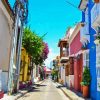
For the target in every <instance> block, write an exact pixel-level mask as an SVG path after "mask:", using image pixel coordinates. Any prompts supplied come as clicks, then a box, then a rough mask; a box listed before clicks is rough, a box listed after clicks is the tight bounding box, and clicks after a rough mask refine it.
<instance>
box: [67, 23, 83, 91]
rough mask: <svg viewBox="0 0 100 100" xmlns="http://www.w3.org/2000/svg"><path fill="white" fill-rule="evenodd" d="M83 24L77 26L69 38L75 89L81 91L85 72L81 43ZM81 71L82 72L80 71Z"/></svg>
mask: <svg viewBox="0 0 100 100" xmlns="http://www.w3.org/2000/svg"><path fill="white" fill-rule="evenodd" d="M81 27H82V25H81V23H79V24H77V25H76V26H75V28H74V30H73V32H72V34H71V36H70V38H69V41H68V42H69V47H70V55H69V56H70V57H72V58H73V59H72V60H73V68H74V89H75V90H77V91H81V84H80V83H81V81H82V72H83V54H82V50H81V48H82V43H81V41H80V29H81ZM79 69H80V70H79Z"/></svg>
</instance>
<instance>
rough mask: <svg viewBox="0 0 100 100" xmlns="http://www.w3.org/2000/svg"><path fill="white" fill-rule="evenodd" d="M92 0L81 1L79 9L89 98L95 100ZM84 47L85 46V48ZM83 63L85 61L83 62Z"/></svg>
mask: <svg viewBox="0 0 100 100" xmlns="http://www.w3.org/2000/svg"><path fill="white" fill-rule="evenodd" d="M93 5H94V4H93V0H86V1H85V0H81V2H80V5H79V8H80V10H81V11H82V23H84V27H83V29H82V30H83V32H82V31H81V33H82V35H83V36H84V39H83V42H84V43H86V41H88V43H86V44H87V49H88V51H87V52H86V54H85V55H87V59H86V61H87V64H86V65H88V66H89V69H90V74H91V84H90V97H91V99H93V100H96V93H97V86H96V84H97V78H96V77H97V76H96V46H95V44H94V34H95V31H94V29H93V28H92V26H91V21H92V20H91V14H92V13H91V9H92V7H93ZM85 47H86V46H85ZM84 61H85V60H84Z"/></svg>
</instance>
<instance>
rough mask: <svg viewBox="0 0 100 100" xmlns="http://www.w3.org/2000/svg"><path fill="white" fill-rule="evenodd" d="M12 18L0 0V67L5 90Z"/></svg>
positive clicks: (5, 89)
mask: <svg viewBox="0 0 100 100" xmlns="http://www.w3.org/2000/svg"><path fill="white" fill-rule="evenodd" d="M11 26H12V19H11V18H10V15H9V13H8V12H7V10H6V8H5V6H4V5H3V3H2V2H1V0H0V69H1V70H2V73H1V83H2V89H3V90H4V91H7V80H8V69H9V61H10V47H11V35H12V28H11Z"/></svg>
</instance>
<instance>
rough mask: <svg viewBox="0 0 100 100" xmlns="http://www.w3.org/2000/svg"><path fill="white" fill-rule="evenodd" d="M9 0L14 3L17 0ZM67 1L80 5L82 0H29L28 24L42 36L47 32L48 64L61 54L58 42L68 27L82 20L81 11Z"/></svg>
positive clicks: (45, 39)
mask: <svg viewBox="0 0 100 100" xmlns="http://www.w3.org/2000/svg"><path fill="white" fill-rule="evenodd" d="M9 1H10V3H11V5H13V3H14V1H15V0H9ZM66 1H69V2H70V3H72V4H74V5H75V6H78V5H79V1H80V0H29V18H28V24H29V25H30V27H31V29H32V30H33V31H35V32H36V33H37V34H39V35H40V36H41V35H43V34H45V33H47V35H46V36H45V38H44V41H46V42H47V43H48V45H49V48H50V53H49V57H48V59H47V60H46V65H47V66H49V62H50V61H51V59H52V58H54V57H55V56H56V55H58V54H59V48H58V47H57V43H58V41H59V39H60V38H63V36H64V35H65V33H66V30H67V27H69V26H73V25H75V23H76V22H79V21H81V11H79V10H78V9H77V8H75V7H73V6H71V5H69V4H68V3H67V2H66Z"/></svg>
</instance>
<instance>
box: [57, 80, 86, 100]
mask: <svg viewBox="0 0 100 100" xmlns="http://www.w3.org/2000/svg"><path fill="white" fill-rule="evenodd" d="M56 87H57V88H59V89H60V90H61V91H62V92H63V93H64V94H65V95H66V96H67V97H68V98H69V99H70V100H85V99H84V98H81V97H79V96H77V95H76V94H75V93H74V92H72V91H71V90H68V89H67V88H66V87H63V86H62V85H61V84H59V83H57V82H56Z"/></svg>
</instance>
